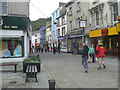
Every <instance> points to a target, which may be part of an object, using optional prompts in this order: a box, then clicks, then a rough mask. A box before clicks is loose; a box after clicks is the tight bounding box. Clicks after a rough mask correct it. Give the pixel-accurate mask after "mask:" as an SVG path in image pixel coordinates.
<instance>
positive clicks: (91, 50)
mask: <svg viewBox="0 0 120 90" xmlns="http://www.w3.org/2000/svg"><path fill="white" fill-rule="evenodd" d="M88 54H89V57H90V58H89V60H88V62H91V59H92V62H93V63H95V48H94V44H92V45H91V47H89V51H88Z"/></svg>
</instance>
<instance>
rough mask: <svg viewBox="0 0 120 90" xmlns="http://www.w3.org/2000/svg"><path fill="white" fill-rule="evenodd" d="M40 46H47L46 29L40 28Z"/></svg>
mask: <svg viewBox="0 0 120 90" xmlns="http://www.w3.org/2000/svg"><path fill="white" fill-rule="evenodd" d="M40 36H41V37H40V45H41V46H42V45H46V29H45V27H41V28H40Z"/></svg>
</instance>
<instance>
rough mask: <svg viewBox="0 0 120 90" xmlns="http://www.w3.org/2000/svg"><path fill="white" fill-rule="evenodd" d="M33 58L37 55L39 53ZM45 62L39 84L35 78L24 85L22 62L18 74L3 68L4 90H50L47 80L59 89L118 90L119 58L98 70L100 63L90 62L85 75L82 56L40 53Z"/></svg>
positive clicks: (112, 58)
mask: <svg viewBox="0 0 120 90" xmlns="http://www.w3.org/2000/svg"><path fill="white" fill-rule="evenodd" d="M32 55H37V54H36V53H34V54H32ZM39 55H40V58H41V60H42V68H41V72H40V73H38V80H39V82H38V83H35V80H34V79H32V80H31V81H30V83H25V78H26V76H25V73H22V63H19V66H18V71H19V72H17V73H13V72H10V69H11V70H14V67H12V66H10V67H3V70H4V71H3V73H2V74H3V76H2V80H3V83H2V84H3V88H6V87H7V88H48V87H49V84H48V80H49V79H55V80H56V83H57V84H56V87H57V88H58V87H59V88H117V87H118V59H117V58H115V57H106V58H105V64H106V66H107V68H106V69H102V70H97V66H98V64H97V63H95V64H93V63H90V64H89V72H88V73H84V71H83V70H84V69H83V66H82V64H81V55H72V54H68V53H61V54H56V55H54V54H53V53H43V54H39ZM8 69H9V70H8ZM8 71H9V72H8Z"/></svg>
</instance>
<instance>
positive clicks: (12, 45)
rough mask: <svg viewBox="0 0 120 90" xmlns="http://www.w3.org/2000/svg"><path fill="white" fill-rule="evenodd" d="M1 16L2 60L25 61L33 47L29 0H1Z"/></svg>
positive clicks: (0, 46) (0, 49)
mask: <svg viewBox="0 0 120 90" xmlns="http://www.w3.org/2000/svg"><path fill="white" fill-rule="evenodd" d="M0 18H1V19H0V20H1V21H0V22H1V23H0V32H1V33H0V38H2V39H1V40H0V42H1V43H0V44H1V45H0V53H1V54H0V57H1V59H0V62H19V61H23V60H24V59H25V58H26V57H28V55H29V52H30V47H31V44H30V37H31V34H32V29H31V25H30V19H29V0H25V2H21V3H19V2H8V1H7V0H6V1H5V0H3V1H0ZM11 58H12V59H11Z"/></svg>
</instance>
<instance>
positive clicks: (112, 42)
mask: <svg viewBox="0 0 120 90" xmlns="http://www.w3.org/2000/svg"><path fill="white" fill-rule="evenodd" d="M118 9H119V5H118V2H117V1H111V0H108V1H104V2H102V1H101V0H99V1H97V2H91V3H90V9H89V11H90V15H91V17H90V18H91V30H92V31H91V32H90V37H91V40H92V43H93V44H95V46H96V45H97V43H98V40H102V41H103V44H104V46H105V47H106V49H107V52H106V53H107V54H108V55H118V54H117V53H118V32H117V22H118V21H117V16H118Z"/></svg>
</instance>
